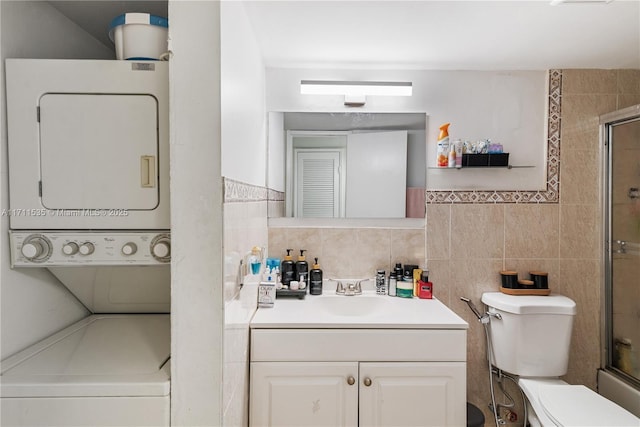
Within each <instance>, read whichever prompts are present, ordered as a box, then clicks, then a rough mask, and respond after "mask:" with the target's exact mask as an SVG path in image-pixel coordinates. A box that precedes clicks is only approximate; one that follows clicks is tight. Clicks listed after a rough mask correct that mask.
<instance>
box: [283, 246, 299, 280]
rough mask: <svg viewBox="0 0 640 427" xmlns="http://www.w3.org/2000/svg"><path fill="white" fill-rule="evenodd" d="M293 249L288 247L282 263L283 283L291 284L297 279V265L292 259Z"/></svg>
mask: <svg viewBox="0 0 640 427" xmlns="http://www.w3.org/2000/svg"><path fill="white" fill-rule="evenodd" d="M292 250H293V249H287V255H286V256H285V257H284V259H283V260H282V263H281V264H280V274H281V275H282V284H283V285H284V286H289V283H291V281H292V280H296V265H295V264H294V263H293V259H291V251H292Z"/></svg>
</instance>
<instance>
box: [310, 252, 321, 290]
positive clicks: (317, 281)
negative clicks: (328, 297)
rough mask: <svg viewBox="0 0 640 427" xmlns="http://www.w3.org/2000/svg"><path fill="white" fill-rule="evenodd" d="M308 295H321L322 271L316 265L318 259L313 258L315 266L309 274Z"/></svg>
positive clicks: (318, 265)
mask: <svg viewBox="0 0 640 427" xmlns="http://www.w3.org/2000/svg"><path fill="white" fill-rule="evenodd" d="M309 293H310V294H311V295H322V270H321V269H320V264H318V258H315V264H313V268H312V269H311V271H310V272H309Z"/></svg>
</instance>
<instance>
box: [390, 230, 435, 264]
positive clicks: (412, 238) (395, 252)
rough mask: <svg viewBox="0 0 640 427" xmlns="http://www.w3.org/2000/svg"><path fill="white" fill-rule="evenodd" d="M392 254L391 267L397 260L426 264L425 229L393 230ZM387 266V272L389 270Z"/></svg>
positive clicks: (404, 262) (406, 262)
mask: <svg viewBox="0 0 640 427" xmlns="http://www.w3.org/2000/svg"><path fill="white" fill-rule="evenodd" d="M390 237H391V254H390V260H389V262H390V264H389V267H388V268H390V267H392V266H394V265H395V263H396V262H401V263H403V264H416V265H419V266H421V267H422V266H424V262H425V259H426V257H425V246H426V245H425V230H424V228H422V229H419V230H391V235H390ZM388 268H387V273H388V272H389V270H388Z"/></svg>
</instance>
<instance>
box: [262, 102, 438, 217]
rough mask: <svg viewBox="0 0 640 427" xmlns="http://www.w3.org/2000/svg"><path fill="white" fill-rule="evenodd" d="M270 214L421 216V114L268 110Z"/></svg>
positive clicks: (423, 166)
mask: <svg viewBox="0 0 640 427" xmlns="http://www.w3.org/2000/svg"><path fill="white" fill-rule="evenodd" d="M268 127H269V135H268V155H267V158H268V165H267V175H268V176H267V184H268V187H269V188H270V189H271V191H270V192H269V217H271V218H277V217H295V218H421V219H424V214H425V198H424V197H425V188H426V185H425V184H426V158H427V155H426V144H427V138H426V135H427V114H426V113H369V112H337V113H326V112H323V113H316V112H270V113H269V117H268Z"/></svg>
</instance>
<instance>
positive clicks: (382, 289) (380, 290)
mask: <svg viewBox="0 0 640 427" xmlns="http://www.w3.org/2000/svg"><path fill="white" fill-rule="evenodd" d="M376 294H378V295H386V294H387V287H386V283H385V274H384V270H378V271H377V273H376Z"/></svg>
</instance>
